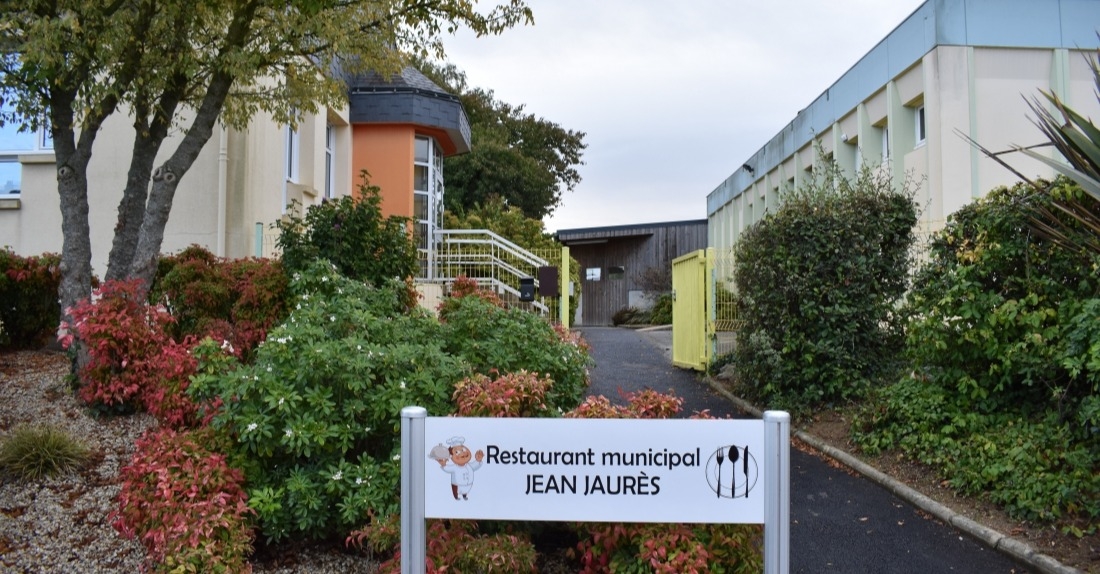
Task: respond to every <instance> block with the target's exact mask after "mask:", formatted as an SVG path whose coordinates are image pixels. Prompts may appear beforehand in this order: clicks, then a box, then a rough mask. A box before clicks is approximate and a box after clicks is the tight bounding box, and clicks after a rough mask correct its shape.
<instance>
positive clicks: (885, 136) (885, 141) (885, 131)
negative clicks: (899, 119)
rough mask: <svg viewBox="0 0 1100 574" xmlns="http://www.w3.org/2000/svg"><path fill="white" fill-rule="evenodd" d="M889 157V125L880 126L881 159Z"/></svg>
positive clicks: (884, 159)
mask: <svg viewBox="0 0 1100 574" xmlns="http://www.w3.org/2000/svg"><path fill="white" fill-rule="evenodd" d="M888 159H890V126H882V161H884V162H885V161H886V160H888Z"/></svg>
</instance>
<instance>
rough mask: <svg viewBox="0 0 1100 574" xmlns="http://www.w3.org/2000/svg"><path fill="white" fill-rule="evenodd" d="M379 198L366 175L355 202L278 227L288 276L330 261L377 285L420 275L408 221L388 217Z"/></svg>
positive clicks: (320, 208)
mask: <svg viewBox="0 0 1100 574" xmlns="http://www.w3.org/2000/svg"><path fill="white" fill-rule="evenodd" d="M379 194H380V190H379V188H378V187H376V186H371V185H368V184H367V183H366V174H365V173H364V174H363V183H362V184H361V185H360V186H359V194H358V195H357V196H356V197H351V196H345V197H341V198H339V199H333V200H328V201H326V202H324V203H322V204H321V205H313V206H310V207H309V208H308V209H307V210H306V213H305V217H304V218H303V217H300V216H299V215H298V214H297V213H296V212H297V210H294V212H292V213H291V214H289V215H288V217H287V220H286V221H280V222H277V223H276V227H278V228H279V231H280V235H279V239H278V241H277V245H278V247H279V249H281V250H282V253H283V256H282V259H283V265H284V266H285V267H286V270H287V273H290V274H293V273H297V272H302V271H304V270H306V269H308V268H309V267H310V266H311V265H312V264H313V263H314V262H315V261H318V260H321V259H327V260H329V261H331V262H332V264H333V265H335V266H336V269H337V270H338V271H339V272H340V274H341V275H343V276H345V277H348V278H351V279H357V280H359V281H366V282H368V283H370V284H371V285H375V286H381V285H384V284H385V283H387V282H388V281H390V280H392V279H395V278H396V279H398V280H399V281H403V280H405V279H407V278H409V277H414V276H416V273H417V269H418V266H419V264H418V262H417V261H418V260H417V252H416V245H415V244H414V243H413V242H412V239H411V237H410V234H409V227H408V222H409V220H408V218H404V217H396V216H390V217H385V216H384V215H383V214H382V198H381V196H380V195H379ZM408 302H409V303H415V299H410V300H408Z"/></svg>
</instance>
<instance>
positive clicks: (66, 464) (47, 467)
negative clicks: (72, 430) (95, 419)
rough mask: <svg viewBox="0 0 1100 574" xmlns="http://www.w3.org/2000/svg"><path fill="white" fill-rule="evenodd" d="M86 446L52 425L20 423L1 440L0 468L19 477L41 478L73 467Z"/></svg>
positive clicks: (82, 458)
mask: <svg viewBox="0 0 1100 574" xmlns="http://www.w3.org/2000/svg"><path fill="white" fill-rule="evenodd" d="M88 454H89V453H88V448H87V447H85V446H84V445H83V444H82V443H81V442H80V441H78V440H76V439H75V438H73V436H72V435H70V434H69V433H67V432H65V431H64V430H62V429H60V428H58V427H56V426H53V425H19V426H17V427H15V428H14V429H13V430H12V431H11V434H10V435H8V436H7V437H6V438H4V440H3V442H0V470H2V471H3V472H4V474H8V475H11V476H14V477H16V478H18V479H20V480H26V481H32V480H41V479H43V478H47V477H50V476H55V475H59V474H64V473H66V472H70V471H72V470H76V469H78V468H80V467H81V466H83V465H84V464H85V463H86V462H87V461H88Z"/></svg>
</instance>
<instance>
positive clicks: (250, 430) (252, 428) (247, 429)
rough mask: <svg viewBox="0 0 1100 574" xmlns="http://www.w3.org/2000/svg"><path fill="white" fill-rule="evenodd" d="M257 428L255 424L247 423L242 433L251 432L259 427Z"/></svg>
mask: <svg viewBox="0 0 1100 574" xmlns="http://www.w3.org/2000/svg"><path fill="white" fill-rule="evenodd" d="M259 426H260V425H258V424H256V423H249V425H248V428H246V429H244V432H252V431H254V430H256V428H257V427H259Z"/></svg>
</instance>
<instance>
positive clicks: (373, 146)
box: [351, 124, 416, 217]
mask: <svg viewBox="0 0 1100 574" xmlns="http://www.w3.org/2000/svg"><path fill="white" fill-rule="evenodd" d="M351 137H352V143H351V169H352V175H353V176H354V178H355V179H354V181H355V185H356V189H358V185H359V184H360V183H361V180H360V179H359V172H360V171H362V170H364V169H365V170H367V172H369V173H370V183H371V185H376V186H378V187H379V188H381V190H382V192H381V196H382V215H384V216H390V215H398V216H402V217H412V214H413V142H414V140H415V137H416V128H415V127H414V126H412V125H408V124H404V125H402V124H359V125H354V126H352V133H351Z"/></svg>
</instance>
